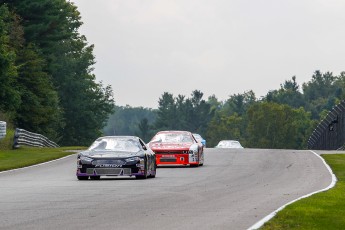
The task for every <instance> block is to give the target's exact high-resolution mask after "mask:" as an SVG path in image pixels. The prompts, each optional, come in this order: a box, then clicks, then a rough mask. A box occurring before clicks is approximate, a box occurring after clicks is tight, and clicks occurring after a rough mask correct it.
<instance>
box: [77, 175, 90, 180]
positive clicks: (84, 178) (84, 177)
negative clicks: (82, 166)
mask: <svg viewBox="0 0 345 230" xmlns="http://www.w3.org/2000/svg"><path fill="white" fill-rule="evenodd" d="M77 178H78V180H87V179H89V177H88V176H77Z"/></svg>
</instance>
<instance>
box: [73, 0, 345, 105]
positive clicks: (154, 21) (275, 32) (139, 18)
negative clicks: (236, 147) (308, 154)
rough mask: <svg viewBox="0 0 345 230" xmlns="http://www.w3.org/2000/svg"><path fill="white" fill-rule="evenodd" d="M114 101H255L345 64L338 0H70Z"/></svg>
mask: <svg viewBox="0 0 345 230" xmlns="http://www.w3.org/2000/svg"><path fill="white" fill-rule="evenodd" d="M71 1H72V2H74V3H75V5H76V6H77V7H78V10H79V12H80V13H81V16H82V22H83V23H84V25H83V26H82V27H81V29H80V33H81V34H84V35H85V36H86V37H87V40H88V42H89V43H90V44H94V45H95V49H94V54H95V57H96V62H97V63H96V65H95V66H94V68H95V70H94V74H95V75H96V78H97V81H103V83H104V84H105V85H111V86H112V88H113V91H114V99H115V102H116V105H123V106H124V105H127V104H128V105H130V106H133V107H136V106H143V107H149V108H157V107H158V99H159V98H160V97H161V95H162V94H163V93H164V92H169V93H172V94H174V96H177V95H178V94H182V95H185V96H187V97H190V95H191V93H192V91H193V90H195V89H198V90H200V91H202V92H203V93H204V99H207V97H208V96H210V95H213V94H214V95H216V97H217V98H218V99H219V100H222V101H223V100H226V99H227V98H228V97H229V95H233V94H238V93H243V92H245V91H249V90H253V91H254V93H255V94H256V96H257V97H258V98H260V97H261V96H264V95H266V93H267V92H268V91H269V90H274V89H278V88H280V84H282V83H284V81H285V80H290V79H291V78H292V76H294V75H295V76H296V78H297V82H298V84H299V85H302V84H303V83H304V82H308V81H310V80H311V77H312V75H313V73H314V71H315V70H320V71H322V72H326V71H331V72H333V74H334V75H338V74H339V73H340V72H341V71H345V67H344V65H345V61H344V59H345V13H344V12H345V1H344V0H288V1H287V0H71Z"/></svg>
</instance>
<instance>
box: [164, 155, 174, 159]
mask: <svg viewBox="0 0 345 230" xmlns="http://www.w3.org/2000/svg"><path fill="white" fill-rule="evenodd" d="M161 157H168V158H174V157H176V156H175V155H162V156H161Z"/></svg>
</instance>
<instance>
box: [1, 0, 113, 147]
mask: <svg viewBox="0 0 345 230" xmlns="http://www.w3.org/2000/svg"><path fill="white" fill-rule="evenodd" d="M2 2H4V3H7V4H8V6H9V7H10V9H11V10H12V11H15V12H16V13H17V14H18V15H19V16H20V17H21V18H22V25H23V28H24V38H25V41H26V45H28V44H30V45H32V47H35V52H36V54H38V55H40V57H41V60H44V63H45V65H42V67H44V68H43V69H42V71H41V70H39V71H40V72H41V73H43V72H45V74H46V75H47V76H51V77H52V83H53V87H54V89H57V91H58V97H59V102H60V105H61V108H62V109H61V110H57V111H62V112H63V120H64V122H65V124H66V126H65V128H63V126H60V129H59V130H58V132H59V134H60V135H62V138H61V140H60V144H62V145H88V144H89V143H90V142H91V141H93V140H94V138H96V137H97V136H98V135H100V133H101V132H102V128H103V127H104V125H105V122H106V120H107V118H108V115H109V114H110V113H111V112H112V108H113V103H114V100H113V98H112V90H111V88H110V86H105V87H104V86H103V84H102V82H99V83H96V82H95V76H94V75H93V74H92V70H93V68H92V65H93V64H94V63H95V60H94V56H93V45H88V43H87V41H86V38H85V36H82V35H80V34H79V33H78V29H79V27H80V25H81V24H82V23H81V21H80V13H79V12H78V10H77V7H76V6H75V5H74V4H73V3H71V2H69V1H66V0H7V1H2ZM37 58H39V57H37ZM40 75H41V76H43V75H42V74H40ZM27 92H28V91H27ZM27 95H29V94H28V93H27ZM30 95H31V96H32V95H34V94H30ZM30 100H31V101H30V102H31V103H32V102H33V101H35V102H37V100H36V99H34V98H30ZM47 112H48V111H47ZM53 117H54V116H52V118H53ZM21 120H22V121H23V122H29V120H28V118H25V119H24V117H22V119H21ZM52 122H53V121H52ZM35 127H36V126H35Z"/></svg>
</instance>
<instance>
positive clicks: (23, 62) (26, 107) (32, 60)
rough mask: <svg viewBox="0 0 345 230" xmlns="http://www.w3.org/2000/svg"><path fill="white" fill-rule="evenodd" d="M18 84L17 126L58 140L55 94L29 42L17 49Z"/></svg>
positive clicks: (58, 113)
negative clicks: (19, 102)
mask: <svg viewBox="0 0 345 230" xmlns="http://www.w3.org/2000/svg"><path fill="white" fill-rule="evenodd" d="M17 57H18V58H17V64H18V75H19V77H18V83H17V85H18V87H19V89H20V96H21V106H20V108H19V109H18V110H17V116H16V119H15V120H16V124H17V126H18V127H20V128H23V129H26V130H30V131H32V132H37V133H40V134H43V135H45V136H47V137H49V138H50V139H52V140H54V141H58V140H59V133H58V130H59V129H60V128H62V127H63V120H62V110H61V108H60V106H59V98H58V94H57V92H56V91H55V89H54V88H53V85H52V82H51V78H50V76H49V75H48V74H47V73H46V72H44V71H43V69H44V67H45V63H44V60H42V59H41V58H40V57H39V56H38V55H37V53H36V52H35V48H34V47H33V46H31V45H29V46H28V47H23V48H22V50H21V51H19V52H18V56H17Z"/></svg>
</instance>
